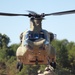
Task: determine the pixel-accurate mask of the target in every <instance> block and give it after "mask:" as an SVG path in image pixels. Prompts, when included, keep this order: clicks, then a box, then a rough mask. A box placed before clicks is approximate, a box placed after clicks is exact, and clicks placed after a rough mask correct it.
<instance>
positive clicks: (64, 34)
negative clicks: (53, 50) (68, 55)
mask: <svg viewBox="0 0 75 75" xmlns="http://www.w3.org/2000/svg"><path fill="white" fill-rule="evenodd" d="M27 10H31V11H35V12H37V13H39V14H41V13H53V12H60V11H66V10H75V0H0V12H8V13H19V14H22V13H23V14H24V13H25V14H27V13H28V12H27ZM29 27H30V22H29V18H28V17H7V16H0V33H2V34H6V35H7V36H8V37H10V40H11V44H13V43H19V42H20V40H19V36H20V33H21V32H23V31H25V30H26V29H29ZM42 27H43V29H46V30H47V31H49V32H53V33H55V34H57V39H59V40H62V39H67V40H68V41H74V42H75V14H70V15H63V16H48V17H45V20H43V22H42Z"/></svg>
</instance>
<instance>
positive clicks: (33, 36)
mask: <svg viewBox="0 0 75 75" xmlns="http://www.w3.org/2000/svg"><path fill="white" fill-rule="evenodd" d="M27 38H28V39H29V40H31V41H35V40H37V39H39V38H44V33H43V32H40V33H32V32H30V33H28V35H27Z"/></svg>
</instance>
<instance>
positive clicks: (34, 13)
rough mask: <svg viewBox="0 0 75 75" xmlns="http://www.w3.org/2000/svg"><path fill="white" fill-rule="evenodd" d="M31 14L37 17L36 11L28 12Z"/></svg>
mask: <svg viewBox="0 0 75 75" xmlns="http://www.w3.org/2000/svg"><path fill="white" fill-rule="evenodd" d="M27 11H28V12H29V13H30V14H33V15H36V14H37V13H36V12H34V11H29V10H27Z"/></svg>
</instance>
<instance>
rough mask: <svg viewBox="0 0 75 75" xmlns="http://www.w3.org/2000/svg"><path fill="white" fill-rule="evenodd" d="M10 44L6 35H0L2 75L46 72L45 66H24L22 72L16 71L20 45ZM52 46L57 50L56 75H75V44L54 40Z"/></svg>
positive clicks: (65, 40) (25, 74)
mask: <svg viewBox="0 0 75 75" xmlns="http://www.w3.org/2000/svg"><path fill="white" fill-rule="evenodd" d="M9 43H10V38H9V37H8V36H7V35H6V34H3V35H2V34H1V33H0V75H30V74H31V73H32V75H36V72H37V70H38V69H41V70H42V71H44V68H45V65H41V66H40V67H39V66H36V65H34V66H31V65H24V68H23V70H22V71H21V72H18V71H17V69H16V63H17V61H16V55H15V54H16V50H17V48H18V46H19V44H12V45H10V46H8V44H9ZM51 44H52V45H53V46H54V47H55V49H56V62H57V68H56V71H55V72H56V74H57V75H75V43H74V42H69V41H68V40H67V39H63V40H57V39H56V40H53V41H52V42H51Z"/></svg>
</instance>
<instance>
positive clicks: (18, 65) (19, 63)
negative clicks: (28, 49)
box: [17, 62, 23, 71]
mask: <svg viewBox="0 0 75 75" xmlns="http://www.w3.org/2000/svg"><path fill="white" fill-rule="evenodd" d="M22 68H23V63H21V62H18V63H17V69H18V70H19V71H21V70H22Z"/></svg>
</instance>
